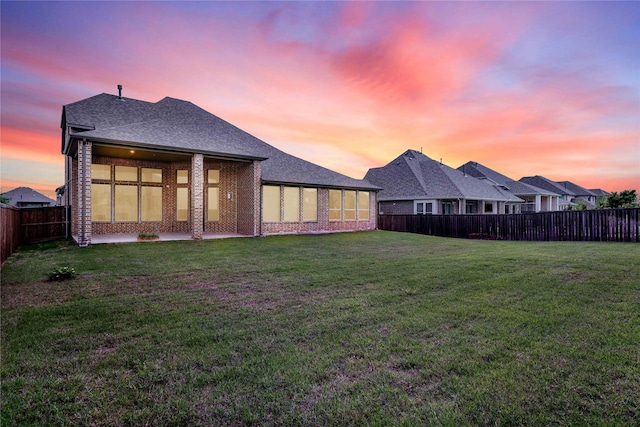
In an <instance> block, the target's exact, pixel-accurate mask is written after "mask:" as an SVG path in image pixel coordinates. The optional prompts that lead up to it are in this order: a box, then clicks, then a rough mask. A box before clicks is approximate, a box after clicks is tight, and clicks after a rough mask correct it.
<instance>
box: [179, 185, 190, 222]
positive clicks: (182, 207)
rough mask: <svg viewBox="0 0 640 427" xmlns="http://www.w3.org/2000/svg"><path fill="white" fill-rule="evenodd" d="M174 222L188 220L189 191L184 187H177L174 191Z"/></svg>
mask: <svg viewBox="0 0 640 427" xmlns="http://www.w3.org/2000/svg"><path fill="white" fill-rule="evenodd" d="M176 206H177V211H176V220H178V221H188V220H189V189H188V188H186V187H178V188H177V189H176Z"/></svg>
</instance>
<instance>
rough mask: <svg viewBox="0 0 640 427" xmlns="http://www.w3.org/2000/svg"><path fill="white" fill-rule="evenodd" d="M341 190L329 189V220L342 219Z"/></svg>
mask: <svg viewBox="0 0 640 427" xmlns="http://www.w3.org/2000/svg"><path fill="white" fill-rule="evenodd" d="M341 211H342V191H341V190H329V221H340V220H341V219H342V215H341Z"/></svg>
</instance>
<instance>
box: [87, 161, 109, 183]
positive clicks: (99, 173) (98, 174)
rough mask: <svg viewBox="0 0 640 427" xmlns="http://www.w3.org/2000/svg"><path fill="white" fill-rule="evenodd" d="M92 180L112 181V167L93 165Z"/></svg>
mask: <svg viewBox="0 0 640 427" xmlns="http://www.w3.org/2000/svg"><path fill="white" fill-rule="evenodd" d="M91 178H92V179H105V180H109V181H111V165H99V164H95V163H94V164H92V165H91Z"/></svg>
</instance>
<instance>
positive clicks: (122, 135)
mask: <svg viewBox="0 0 640 427" xmlns="http://www.w3.org/2000/svg"><path fill="white" fill-rule="evenodd" d="M61 126H62V128H63V129H66V128H68V129H69V133H70V136H72V137H76V138H86V139H88V140H91V141H95V142H99V143H106V144H114V145H118V144H119V145H127V146H131V147H139V148H149V149H159V150H170V151H175V152H183V153H202V154H204V155H208V156H213V157H221V158H229V159H237V160H261V161H262V163H261V171H262V181H263V182H272V183H295V184H305V185H315V186H329V187H343V188H360V189H369V190H377V189H378V188H377V187H375V186H373V185H371V184H370V183H368V182H366V181H363V180H358V179H354V178H350V177H348V176H346V175H342V174H339V173H337V172H334V171H331V170H329V169H326V168H323V167H321V166H318V165H316V164H314V163H311V162H307V161H305V160H302V159H300V158H297V157H295V156H292V155H289V154H287V153H285V152H283V151H281V150H278V149H277V148H275V147H273V146H271V145H269V144H267V143H266V142H264V141H262V140H260V139H258V138H256V137H254V136H253V135H250V134H249V133H247V132H245V131H243V130H241V129H239V128H238V127H236V126H234V125H232V124H230V123H228V122H226V121H224V120H222V119H221V118H219V117H217V116H215V115H213V114H211V113H209V112H208V111H205V110H203V109H202V108H200V107H198V106H196V105H194V104H192V103H191V102H188V101H182V100H179V99H175V98H169V97H166V98H164V99H162V100H160V101H158V102H156V103H151V102H146V101H140V100H135V99H131V98H120V97H118V96H115V95H109V94H106V93H103V94H101V95H96V96H93V97H91V98H87V99H85V100H82V101H78V102H74V103H72V104H68V105H65V106H63V109H62V123H61ZM69 150H70V147H69V146H67V141H64V140H63V147H62V152H63V154H68V153H69Z"/></svg>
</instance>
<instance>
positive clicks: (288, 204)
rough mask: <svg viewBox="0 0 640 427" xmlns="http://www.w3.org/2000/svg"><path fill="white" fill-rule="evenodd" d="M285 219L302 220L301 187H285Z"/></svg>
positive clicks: (290, 220)
mask: <svg viewBox="0 0 640 427" xmlns="http://www.w3.org/2000/svg"><path fill="white" fill-rule="evenodd" d="M283 202H284V220H285V221H289V222H297V221H300V189H299V188H298V187H284V200H283Z"/></svg>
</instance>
